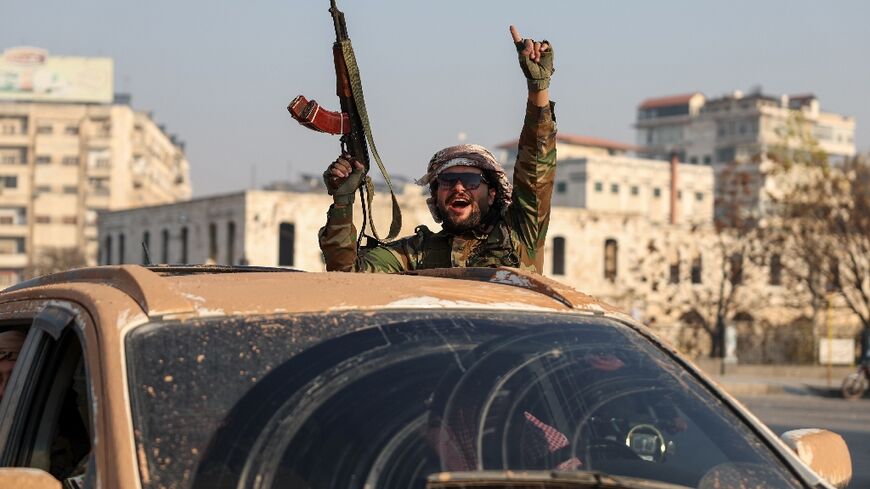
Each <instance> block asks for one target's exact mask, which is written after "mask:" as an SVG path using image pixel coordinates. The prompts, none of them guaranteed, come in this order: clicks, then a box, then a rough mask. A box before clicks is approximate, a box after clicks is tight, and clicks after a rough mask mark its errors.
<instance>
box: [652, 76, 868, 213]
mask: <svg viewBox="0 0 870 489" xmlns="http://www.w3.org/2000/svg"><path fill="white" fill-rule="evenodd" d="M635 128H636V129H637V144H638V148H637V152H638V154H639V155H641V156H643V157H646V158H652V159H659V160H667V159H669V158H670V157H671V155H676V156H677V158H679V160H680V161H684V162H688V163H689V164H692V165H705V166H713V168H714V169H715V171H716V189H715V190H716V195H717V198H718V200H719V202H720V203H719V204H717V208H716V214H717V216H722V215H723V214H726V213H730V212H731V211H729V210H727V209H725V208H724V207H727V206H729V205H731V201H732V200H733V199H732V198H731V197H730V195H731V194H733V191H734V182H735V180H737V181H740V182H741V183H740V185H744V186H746V183H743V182H749V183H748V186H746V190H745V192H746V194H747V195H746V196H744V197H742V198H741V202H740V204H739V205H741V206H744V207H746V208H747V209H749V210H751V211H756V210H757V211H760V212H761V213H762V214H763V213H764V212H765V209H766V208H767V204H768V202H769V193H770V192H771V191H773V190H774V188H775V187H776V186H777V182H776V181H775V179H770V178H768V169H769V168H771V167H772V166H771V165H770V159H769V153H770V151H772V150H778V149H779V148H783V147H788V148H790V149H797V150H806V149H807V148H798V147H797V146H799V145H801V144H806V138H803V137H793V136H788V135H789V133H790V132H791V133H794V132H795V131H798V132H802V133H804V134H806V135H807V136H809V137H811V138H812V139H815V141H816V142H817V143H818V148H819V149H820V150H822V151H824V152H825V153H827V154H828V157H829V158H831V159H832V160H833V161H837V160H842V159H844V158H849V157H852V156H854V155H855V119H854V118H853V117H849V116H845V115H840V114H835V113H832V112H823V111H822V110H821V108H820V105H819V101H818V99H817V98H816V97H815V96H814V95H810V94H803V95H782V96H780V97H773V96H770V95H765V94H763V93H762V92H761V90H760V89H758V90H755V91H753V92H752V93H750V94H748V95H745V94H743V93H742V92H740V91H735V92H733V93H730V94H728V95H725V96H722V97H718V98H713V99H707V98H706V97H704V95H703V94H701V93H698V92H695V93H688V94H683V95H673V96H668V97H659V98H650V99H647V100H644V101H643V102H642V103H641V104H640V106H639V107H638V110H637V122H636V123H635ZM738 175H739V176H738Z"/></svg>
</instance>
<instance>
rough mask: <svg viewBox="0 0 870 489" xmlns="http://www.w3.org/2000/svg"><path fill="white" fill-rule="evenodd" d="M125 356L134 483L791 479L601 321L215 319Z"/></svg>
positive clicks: (468, 315)
mask: <svg viewBox="0 0 870 489" xmlns="http://www.w3.org/2000/svg"><path fill="white" fill-rule="evenodd" d="M127 348H128V355H127V357H128V358H129V359H130V365H129V373H130V379H131V397H132V401H133V414H134V423H135V433H136V443H137V448H138V452H139V456H140V468H141V470H140V472H141V473H142V479H143V485H144V486H145V487H146V488H148V487H197V488H207V487H208V488H212V487H258V488H279V487H290V488H296V487H299V488H311V489H316V488H342V489H344V488H349V487H351V488H352V487H358V488H408V487H420V488H422V487H425V481H426V478H427V477H428V476H430V475H432V474H436V473H439V472H450V471H478V470H546V471H552V470H559V471H590V470H591V471H598V472H604V473H607V474H612V475H615V476H627V477H635V478H640V479H647V480H653V481H662V482H668V483H672V484H679V485H683V486H688V487H729V485H727V484H723V480H727V479H728V478H730V477H737V478H738V479H739V480H742V481H744V482H746V481H748V482H753V481H754V483H755V484H756V485H758V486H759V487H764V486H769V487H800V485H799V484H798V482H797V481H796V480H795V479H794V477H793V476H792V475H791V473H790V472H789V471H788V470H787V469H786V468H785V466H783V465H782V463H781V462H780V461H779V459H778V458H777V457H776V456H775V455H773V454H772V452H771V451H770V449H769V448H768V447H767V445H766V444H765V443H764V442H763V441H762V440H760V439H759V438H758V437H757V436H756V435H754V434H753V433H752V431H751V430H750V429H749V428H748V427H747V426H745V424H744V423H743V422H742V421H741V420H740V419H739V418H738V417H737V416H735V415H734V413H733V412H732V410H731V409H730V408H729V407H727V406H726V405H724V404H723V403H722V402H721V401H719V400H718V399H717V398H716V397H714V396H712V395H711V394H710V393H709V392H708V391H707V390H706V389H705V388H704V387H703V386H701V385H700V384H699V383H698V382H697V381H696V379H695V378H694V377H693V376H692V375H691V374H689V373H688V372H686V371H685V370H683V369H682V368H681V367H680V366H679V365H678V364H676V363H674V362H673V360H672V359H671V358H670V357H669V356H668V355H667V354H666V353H664V352H662V351H661V350H660V349H659V348H657V347H656V346H655V345H653V344H651V343H650V342H649V341H648V340H647V339H646V338H644V337H643V336H642V335H640V334H639V333H637V332H636V331H634V330H633V329H631V328H629V327H627V326H625V325H623V324H621V323H618V322H616V321H612V320H609V319H605V318H600V317H583V316H575V315H565V314H542V313H535V314H519V313H494V312H487V313H478V312H468V311H461V312H457V311H437V312H428V311H427V312H408V311H404V312H382V313H357V312H346V313H336V314H319V315H303V316H292V317H286V316H285V317H258V318H248V319H238V318H222V319H208V320H200V321H195V322H179V323H160V324H152V325H147V326H143V327H140V328H137V329H136V330H134V331H133V332H132V333H131V334H130V335H129V336H128V338H127Z"/></svg>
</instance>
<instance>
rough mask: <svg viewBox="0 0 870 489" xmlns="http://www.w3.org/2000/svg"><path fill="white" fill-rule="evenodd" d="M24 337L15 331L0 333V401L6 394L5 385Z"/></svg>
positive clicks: (10, 375)
mask: <svg viewBox="0 0 870 489" xmlns="http://www.w3.org/2000/svg"><path fill="white" fill-rule="evenodd" d="M25 337H26V336H25V334H24V333H22V332H21V331H15V330H13V331H4V332H2V333H0V399H3V394H4V393H5V392H6V385H7V384H8V383H9V379H10V378H11V377H12V370H13V369H14V368H15V362H16V361H17V360H18V354H19V353H20V352H21V346H22V345H23V344H24V338H25Z"/></svg>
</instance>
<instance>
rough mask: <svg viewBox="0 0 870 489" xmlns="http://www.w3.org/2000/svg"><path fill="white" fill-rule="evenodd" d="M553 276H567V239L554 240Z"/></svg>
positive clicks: (558, 238) (558, 237)
mask: <svg viewBox="0 0 870 489" xmlns="http://www.w3.org/2000/svg"><path fill="white" fill-rule="evenodd" d="M553 275H565V238H563V237H561V236H557V237H555V238H553Z"/></svg>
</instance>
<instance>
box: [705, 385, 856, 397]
mask: <svg viewBox="0 0 870 489" xmlns="http://www.w3.org/2000/svg"><path fill="white" fill-rule="evenodd" d="M719 385H720V386H721V387H722V388H723V389H725V391H727V392H728V393H729V394H731V395H733V396H736V397H737V396H766V395H793V396H815V397H828V398H840V397H841V395H840V389H839V388H833V387H823V386H818V385H809V384H773V383H762V382H757V383H756V382H720V383H719Z"/></svg>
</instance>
